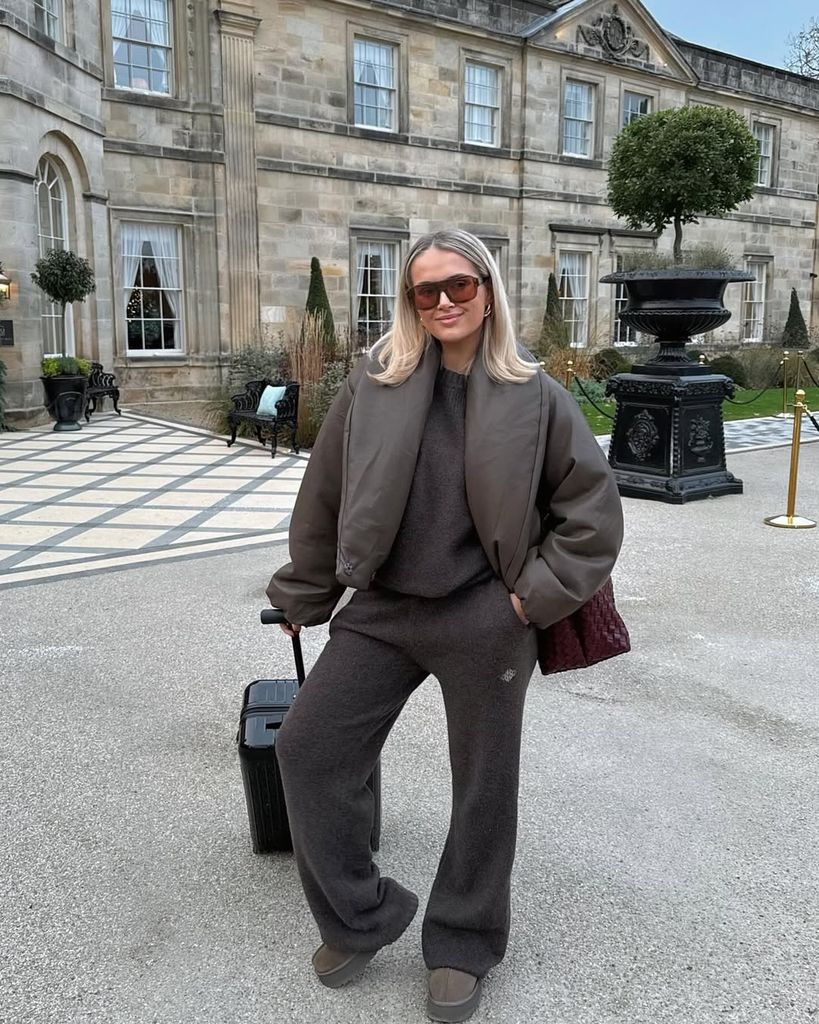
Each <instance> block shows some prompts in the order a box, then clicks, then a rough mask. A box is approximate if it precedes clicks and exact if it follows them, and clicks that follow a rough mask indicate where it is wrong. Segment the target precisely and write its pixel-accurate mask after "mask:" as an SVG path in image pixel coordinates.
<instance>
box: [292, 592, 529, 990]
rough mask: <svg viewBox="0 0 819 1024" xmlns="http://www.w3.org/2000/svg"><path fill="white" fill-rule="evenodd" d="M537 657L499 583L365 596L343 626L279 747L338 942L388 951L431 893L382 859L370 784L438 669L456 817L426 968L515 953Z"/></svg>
mask: <svg viewBox="0 0 819 1024" xmlns="http://www.w3.org/2000/svg"><path fill="white" fill-rule="evenodd" d="M536 656H537V651H536V636H535V630H534V627H532V626H526V625H524V624H523V623H522V622H521V621H520V619H519V618H518V617H517V615H516V614H515V610H514V608H513V607H512V604H511V602H510V600H509V594H508V592H507V590H506V587H505V586H504V585H503V583H502V582H501V581H500V580H498V579H496V578H495V577H493V578H492V579H491V580H489V581H487V582H480V583H477V584H475V585H473V586H471V587H468V588H465V589H463V590H459V591H456V592H455V593H453V594H450V595H449V596H447V597H442V598H420V597H408V596H406V595H402V594H397V593H395V592H393V591H389V590H386V589H384V588H374V589H372V590H368V591H359V592H357V593H356V594H355V595H354V596H353V597H352V599H351V600H350V602H349V603H348V604H347V605H346V606H345V607H344V608H342V609H341V611H339V612H338V614H337V615H336V616H335V617H334V618H333V619H332V621H331V623H330V640H329V642H328V643H327V645H326V646H325V648H324V650H323V652H322V654H321V656H320V657H319V659H318V660H317V662H316V664H315V666H314V668H313V670H312V671H311V672H310V673H309V675H308V677H307V680H306V682H305V683H304V685H303V686H302V688H301V690H300V691H299V695H298V697H297V698H296V700H295V702H294V703H293V706H292V708H291V709H290V711H288V713H287V717H286V719H285V721H284V724H283V725H282V728H281V730H280V733H279V736H278V739H277V742H276V750H277V753H278V758H279V763H280V766H281V772H282V778H283V782H284V789H285V795H286V798H287V807H288V814H289V817H290V826H291V831H292V836H293V847H294V852H295V856H296V862H297V865H298V869H299V873H300V876H301V881H302V885H303V886H304V892H305V895H306V897H307V901H308V903H309V905H310V909H311V911H312V913H313V916H314V917H315V919H316V922H317V924H318V929H319V932H320V934H321V938H322V941H323V942H325V943H327V945H328V946H331V947H332V948H334V949H340V950H346V951H350V952H354V951H355V952H358V951H370V950H377V949H380V948H381V947H382V946H384V945H387V944H388V943H391V942H394V941H395V940H396V939H397V938H398V937H399V935H401V933H402V932H403V931H404V930H405V928H406V927H407V926H408V925H409V923H410V921H411V920H412V918H413V917H414V915H415V912H416V910H417V907H418V898H417V896H415V895H414V894H413V893H411V892H409V891H408V890H407V889H405V888H404V887H403V886H401V885H400V884H399V883H398V882H396V881H394V880H393V879H391V878H386V877H381V875H380V873H379V870H378V867H377V866H376V865H375V864H374V862H373V859H372V855H371V851H370V832H371V828H372V818H373V799H372V794H371V793H370V790H369V789H368V787H367V785H366V780H367V779H368V777H369V775H370V773H371V772H372V770H373V767H374V765H375V763H376V761H377V759H378V756H379V754H380V752H381V748H382V746H383V744H384V741H385V740H386V738H387V735H388V733H389V731H390V729H391V727H392V725H393V723H394V722H395V720H396V718H397V717H398V715H399V714H400V712H401V709H402V708H403V706H404V704H405V703H406V701H407V699H408V698H409V697H410V695H411V694H412V693H413V691H414V690H415V689H416V688H417V687H418V686H419V685H420V683H421V682H423V680H424V679H425V678H426V677H427V675H430V674H431V675H434V676H436V677H437V679H438V681H439V683H440V686H441V691H442V694H443V700H444V705H445V708H446V717H447V729H448V735H449V753H450V762H451V766H452V817H451V821H450V827H449V835H448V837H447V840H446V844H445V846H444V849H443V853H442V856H441V859H440V864H439V866H438V871H437V874H436V877H435V882H434V884H433V887H432V892H431V894H430V897H429V902H428V904H427V908H426V914H425V916H424V922H423V929H422V936H423V954H424V960H425V962H426V964H427V966H428V967H429V968H430V969H432V968H435V967H454V968H457V969H458V970H462V971H467V972H468V973H470V974H473V975H475V976H477V977H482V976H483V975H484V974H486V972H487V971H489V970H490V968H492V967H493V966H494V965H495V964H497V963H498V962H499V961H500V960H501V959H502V958H503V955H504V953H505V951H506V945H507V941H508V936H509V924H510V920H509V918H510V877H511V873H512V865H513V862H514V857H515V841H516V832H517V804H518V777H519V761H520V741H521V727H522V720H523V709H524V700H525V696H526V689H527V686H528V683H529V679H530V677H531V674H532V670H533V668H534V665H535V661H536ZM446 781H447V780H444V779H442V780H441V789H440V792H441V795H442V796H443V794H445V793H446V791H447V789H448V786H447V785H446Z"/></svg>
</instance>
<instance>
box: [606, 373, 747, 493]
mask: <svg viewBox="0 0 819 1024" xmlns="http://www.w3.org/2000/svg"><path fill="white" fill-rule="evenodd" d="M635 369H637V368H635ZM639 370H640V372H638V373H619V374H617V375H615V376H614V377H612V378H611V379H610V380H609V381H608V383H607V385H606V393H607V394H610V395H614V397H615V398H616V400H617V412H616V415H615V419H614V427H613V431H612V435H611V444H610V446H609V463H610V464H611V466H612V468H613V469H614V474H615V476H616V478H617V484H618V487H619V489H620V493H621V494H622V495H623V496H624V497H629V498H650V499H653V500H655V501H665V502H669V503H671V504H677V505H679V504H682V503H683V502H686V501H696V500H698V499H700V498H710V497H716V496H718V495H722V494H741V493H742V481H741V480H738V479H737V478H736V477H735V476H734V475H733V474H732V473H729V472H728V470H727V469H726V466H725V433H724V430H723V424H722V402H723V399H725V398H726V397H730V396H731V395H733V393H734V390H735V387H734V383H733V381H731V380H730V379H729V378H728V377H725V376H723V375H722V374H712V373H708V371H707V367H700V366H697V365H696V364H693V363H688V364H684V365H677V366H676V367H674V368H671V367H668V366H662V365H656V364H655V365H654V366H652V364H650V363H649V364H647V365H645V366H641V367H639Z"/></svg>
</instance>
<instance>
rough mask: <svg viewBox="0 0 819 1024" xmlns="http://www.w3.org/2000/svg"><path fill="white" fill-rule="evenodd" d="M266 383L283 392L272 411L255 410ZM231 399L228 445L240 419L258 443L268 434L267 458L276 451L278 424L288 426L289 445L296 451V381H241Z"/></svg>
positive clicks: (234, 438)
mask: <svg viewBox="0 0 819 1024" xmlns="http://www.w3.org/2000/svg"><path fill="white" fill-rule="evenodd" d="M266 387H271V388H284V394H283V395H282V397H281V398H280V399H279V400H278V401H277V402H276V403H275V406H274V408H275V413H271V412H268V411H263V412H259V403H260V401H261V399H262V395H263V394H264V389H265V388H266ZM231 402H233V408H232V409H231V410H230V412H229V413H228V416H227V420H228V425H229V426H230V440H229V441H228V448H229V447H230V446H231V445H232V444H233V442H234V441H235V440H236V431H237V430H238V429H239V427H240V426H241V425H242V424H243V423H244V424H247V425H248V426H250V427H252V428H253V430H254V431H255V433H256V437H257V438H258V440H259V444H261V445H264V444H265V440H264V436H263V435H264V434H269V436H270V444H271V452H270V456H271V458H273V457H275V455H276V448H277V446H278V442H279V431H280V430H281V429H282V428H284V429H289V431H290V447H291V448H292V449H293V451H294V452H295V453H296V454H297V455H298V452H299V445H298V439H297V436H296V431H297V430H298V419H299V384H298V382H297V381H293V380H291V381H270V380H251V381H249V382H248V383H247V384H245V390H244V391H243V392H242V393H241V394H240V395H232V396H231Z"/></svg>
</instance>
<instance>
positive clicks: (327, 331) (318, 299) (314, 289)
mask: <svg viewBox="0 0 819 1024" xmlns="http://www.w3.org/2000/svg"><path fill="white" fill-rule="evenodd" d="M304 310H305V312H306V313H308V314H312V315H314V316H315V317H316V318H317V325H316V326H317V329H318V331H319V333H320V337H321V341H322V345H323V346H324V350H325V359H327V360H328V361H330V362H332V361H333V360H334V359H335V356H336V351H335V349H336V327H335V323H334V322H333V311H332V310H331V308H330V300H329V299H328V298H327V289H326V288H325V287H324V275H323V274H322V272H321V264H320V263H319V261H318V258H317V257H315V256H314V257H313V258H312V259H311V260H310V287H309V288H308V290H307V303H306V305H305V307H304Z"/></svg>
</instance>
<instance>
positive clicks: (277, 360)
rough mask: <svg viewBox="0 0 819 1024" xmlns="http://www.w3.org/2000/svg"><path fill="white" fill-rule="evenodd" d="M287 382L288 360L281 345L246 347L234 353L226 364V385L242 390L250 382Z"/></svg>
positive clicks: (288, 374)
mask: <svg viewBox="0 0 819 1024" xmlns="http://www.w3.org/2000/svg"><path fill="white" fill-rule="evenodd" d="M262 378H265V379H266V380H289V379H290V358H289V356H288V354H287V351H286V350H285V348H284V346H283V345H282V344H281V343H277V344H273V345H265V344H260V345H248V346H247V347H246V348H242V349H240V350H239V351H238V352H234V353H233V355H231V357H230V362H229V364H228V374H227V383H228V386H229V387H230V388H236V389H239V388H242V387H244V385H245V384H247V382H248V381H250V380H261V379H262Z"/></svg>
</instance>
